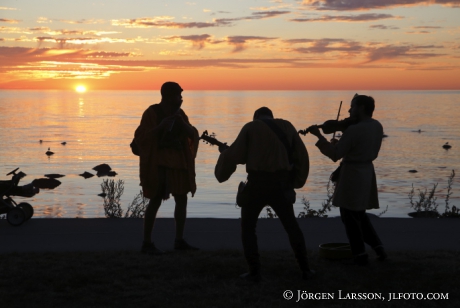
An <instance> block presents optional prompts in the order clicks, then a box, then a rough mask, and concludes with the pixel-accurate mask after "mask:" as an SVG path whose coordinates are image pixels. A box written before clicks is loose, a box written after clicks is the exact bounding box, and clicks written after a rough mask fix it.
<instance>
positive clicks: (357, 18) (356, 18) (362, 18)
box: [290, 14, 402, 22]
mask: <svg viewBox="0 0 460 308" xmlns="http://www.w3.org/2000/svg"><path fill="white" fill-rule="evenodd" d="M401 18H402V17H400V16H393V15H391V14H359V15H347V16H331V15H323V16H321V17H318V18H293V19H290V21H295V22H333V21H337V22H367V21H374V20H381V19H401Z"/></svg>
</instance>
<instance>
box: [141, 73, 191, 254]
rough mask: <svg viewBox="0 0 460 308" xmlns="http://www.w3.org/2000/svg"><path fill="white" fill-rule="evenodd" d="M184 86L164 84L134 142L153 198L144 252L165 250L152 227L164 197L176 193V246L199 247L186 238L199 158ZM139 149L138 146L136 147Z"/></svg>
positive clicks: (145, 189)
mask: <svg viewBox="0 0 460 308" xmlns="http://www.w3.org/2000/svg"><path fill="white" fill-rule="evenodd" d="M182 91H183V90H182V88H181V87H180V86H179V84H177V83H175V82H166V83H164V84H163V85H162V87H161V102H160V103H159V104H154V105H151V106H150V107H149V108H147V110H146V111H145V112H144V114H143V115H142V120H141V124H140V125H139V127H138V128H137V129H136V132H135V134H134V141H133V144H132V148H133V153H135V152H137V153H138V155H139V158H140V163H139V167H140V168H139V169H140V180H141V186H142V192H143V195H144V197H146V198H149V199H150V202H149V204H148V206H147V209H146V211H145V216H144V242H143V244H142V248H141V252H142V253H146V254H151V255H159V254H163V253H164V252H163V251H161V250H160V249H158V248H156V247H155V245H154V244H153V243H152V230H153V225H154V223H155V218H156V215H157V212H158V209H159V207H160V205H161V202H162V201H163V200H167V199H169V196H170V194H172V195H173V196H174V201H175V202H176V207H175V211H174V219H175V223H176V239H175V242H174V249H176V250H196V249H197V248H195V247H193V246H190V245H189V244H188V243H187V242H186V241H185V240H184V239H183V233H184V227H185V220H186V216H187V193H189V192H191V193H192V197H193V195H194V193H195V191H196V183H195V157H196V153H197V150H198V141H199V136H198V131H197V130H196V128H195V127H193V126H192V125H191V124H190V122H189V120H188V117H187V115H186V114H185V112H184V111H183V110H182V109H181V108H180V107H181V105H182V94H181V93H182ZM134 148H135V149H134Z"/></svg>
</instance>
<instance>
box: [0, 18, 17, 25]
mask: <svg viewBox="0 0 460 308" xmlns="http://www.w3.org/2000/svg"><path fill="white" fill-rule="evenodd" d="M0 22H6V23H9V24H17V23H19V22H20V20H17V19H6V18H0Z"/></svg>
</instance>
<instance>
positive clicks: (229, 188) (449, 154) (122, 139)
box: [0, 90, 460, 219]
mask: <svg viewBox="0 0 460 308" xmlns="http://www.w3.org/2000/svg"><path fill="white" fill-rule="evenodd" d="M356 92H357V93H359V94H366V95H371V96H373V97H374V99H375V101H376V109H375V112H374V118H376V119H378V120H379V121H380V122H381V123H382V125H383V127H384V133H385V134H386V135H387V136H388V137H386V138H384V140H383V143H382V148H381V150H380V153H379V157H378V158H377V159H376V160H375V161H374V166H375V170H376V174H377V185H378V190H379V200H380V207H381V208H380V209H376V210H371V211H369V212H370V213H373V214H375V215H380V217H399V218H410V217H409V216H408V213H410V212H412V211H413V209H412V208H411V204H410V199H409V197H408V195H409V193H410V192H411V190H412V188H413V189H414V201H415V200H418V198H419V193H420V192H424V191H425V189H427V190H428V191H430V190H431V189H432V188H433V186H434V185H436V184H437V187H436V194H435V197H436V198H437V200H436V202H437V203H438V205H439V207H438V209H439V210H440V211H441V212H442V211H443V210H444V209H445V199H446V195H447V193H448V192H447V186H448V184H447V181H448V178H449V176H450V175H451V173H452V170H455V172H457V173H460V125H459V124H460V120H459V118H460V91H368V90H365V91H364V90H363V91H359V90H357V91H187V90H186V91H184V92H183V100H184V102H183V105H182V108H183V110H184V111H185V112H186V114H187V115H188V117H189V119H190V122H191V123H192V124H193V125H194V126H195V127H196V128H197V129H198V131H199V132H200V134H201V133H202V132H203V131H205V130H207V131H208V132H209V133H210V134H211V133H214V134H215V135H216V138H217V139H218V140H220V141H222V142H227V143H228V144H231V143H232V142H233V141H234V140H235V138H236V137H237V135H238V133H239V131H240V130H241V128H242V126H243V125H244V124H245V123H247V122H250V121H251V120H252V116H253V114H254V111H255V110H256V109H258V108H259V107H262V106H266V107H269V108H270V109H272V111H273V113H274V116H275V118H283V119H286V120H288V121H290V122H291V123H292V124H293V125H294V126H295V127H296V129H297V130H301V129H305V128H306V127H308V126H310V125H312V124H321V123H323V122H324V121H326V120H330V119H335V118H336V117H337V112H338V108H339V104H340V102H341V101H342V102H343V105H342V109H341V114H340V118H341V119H342V118H345V117H347V116H348V109H349V106H350V101H351V98H352V97H353V95H354V94H355V93H356ZM160 98H161V97H160V94H159V91H121V90H120V91H87V92H85V93H77V92H75V91H62V90H1V91H0V141H1V143H0V180H8V179H10V177H11V176H7V175H6V174H7V173H8V172H10V171H12V170H13V169H16V168H18V167H19V168H20V169H19V170H20V171H22V172H24V173H25V174H26V176H25V177H24V178H23V179H22V180H21V183H20V185H24V184H28V183H30V182H32V181H33V180H34V179H38V178H43V177H44V175H45V174H51V173H57V174H63V175H65V176H64V177H62V178H59V179H58V180H59V181H61V185H59V186H58V187H56V188H55V189H41V191H40V193H39V194H37V195H35V196H34V197H30V198H25V197H14V199H15V201H16V202H28V203H30V204H31V205H32V206H33V208H34V212H35V213H34V218H100V217H105V212H104V207H103V198H102V197H100V196H98V194H100V193H101V192H102V190H101V184H102V182H103V181H104V180H107V179H108V180H114V181H115V182H118V181H119V180H122V181H123V182H124V193H123V195H122V196H121V199H120V200H121V208H122V210H123V211H124V212H126V210H127V208H128V206H129V205H130V204H131V202H132V201H133V199H134V198H135V197H136V195H137V194H139V193H140V190H141V187H140V186H139V167H138V165H139V158H138V157H137V156H135V155H133V154H132V152H131V149H130V146H129V144H130V143H131V140H132V138H133V135H134V131H135V130H136V128H137V127H138V125H139V123H140V119H141V116H142V113H143V112H144V110H145V109H147V108H148V106H149V105H152V104H156V103H158V102H159V101H160ZM326 137H327V138H331V137H332V135H326ZM301 138H302V140H303V142H304V143H305V145H306V147H307V150H308V153H309V156H310V174H309V177H308V180H307V182H306V184H305V186H304V187H303V188H301V189H297V190H296V193H297V201H296V202H295V204H294V210H295V213H296V215H298V214H299V213H301V212H305V210H306V209H305V205H306V204H309V208H310V209H312V210H318V209H320V208H321V207H322V204H323V202H324V201H325V200H326V199H327V185H328V180H329V175H330V174H331V172H332V171H334V170H335V169H336V167H337V166H338V163H334V162H332V161H331V160H330V159H329V158H327V157H325V156H323V155H322V154H321V153H320V152H319V150H318V149H317V148H316V147H315V142H316V140H317V139H316V137H314V136H312V135H306V136H301ZM40 140H42V142H40ZM62 142H66V144H65V145H62V144H61V143H62ZM447 142H448V143H449V144H450V145H451V146H452V147H451V148H450V149H449V150H445V149H444V148H443V147H442V146H443V145H444V144H446V143H447ZM48 148H49V149H50V150H51V151H53V152H54V153H55V154H54V155H52V156H50V157H48V156H47V155H46V154H45V152H46V151H47V150H48ZM218 156H219V151H218V148H217V147H216V146H211V145H209V144H206V143H204V142H201V143H200V146H199V149H198V154H197V157H196V174H197V175H196V182H197V187H198V189H197V191H196V194H195V196H194V197H193V198H192V197H191V195H190V194H189V197H188V200H189V202H188V217H203V218H204V217H211V218H234V219H238V218H239V217H240V210H239V209H238V208H237V207H236V205H235V196H236V190H237V187H238V184H239V183H240V181H244V180H245V179H246V172H245V166H243V165H241V166H238V168H237V170H236V172H235V173H234V174H233V175H232V177H231V178H230V179H229V180H228V181H227V182H225V183H218V182H217V180H216V179H215V177H214V167H215V164H216V162H217V159H218ZM103 163H105V164H109V165H110V167H111V168H112V169H113V170H114V171H115V172H116V173H117V175H116V176H115V177H98V176H94V177H92V178H88V179H85V178H83V177H81V176H79V174H82V173H83V172H85V171H86V172H91V173H93V174H96V172H95V171H94V170H92V168H93V167H95V166H97V165H99V164H103ZM410 170H412V172H410ZM414 171H416V172H414ZM458 177H459V176H455V177H454V181H453V183H452V185H451V188H452V190H451V192H452V194H451V195H450V197H449V206H453V205H454V206H457V207H460V183H459V181H458ZM327 214H328V215H329V217H334V216H338V215H339V213H338V210H337V209H336V208H332V210H331V211H330V212H328V213H327ZM173 215H174V200H173V199H170V200H167V201H165V202H164V204H163V205H162V206H161V208H160V210H159V213H158V217H173ZM267 215H268V213H267V211H266V210H263V211H262V212H261V217H267Z"/></svg>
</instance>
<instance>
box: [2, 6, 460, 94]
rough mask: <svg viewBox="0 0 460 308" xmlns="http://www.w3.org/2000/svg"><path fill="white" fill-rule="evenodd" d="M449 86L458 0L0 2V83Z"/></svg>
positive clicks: (459, 29)
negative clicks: (168, 81) (169, 82)
mask: <svg viewBox="0 0 460 308" xmlns="http://www.w3.org/2000/svg"><path fill="white" fill-rule="evenodd" d="M167 80H174V81H177V82H179V83H180V84H181V85H182V87H183V88H184V89H187V90H263V89H273V90H291V89H292V90H334V89H336V90H352V89H383V90H386V89H457V90H458V89H460V0H429V1H421V0H303V1H300V0H299V1H295V0H258V1H257V0H247V1H243V0H232V1H217V0H214V1H211V0H207V1H199V0H189V1H178V0H130V1H126V0H123V1H122V0H110V1H108V0H107V1H100V0H78V1H62V0H61V1H58V0H40V1H37V0H0V89H74V88H75V87H76V86H77V85H84V86H86V88H87V89H88V90H93V89H127V90H129V89H158V88H159V86H160V85H161V83H163V82H164V81H167Z"/></svg>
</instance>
